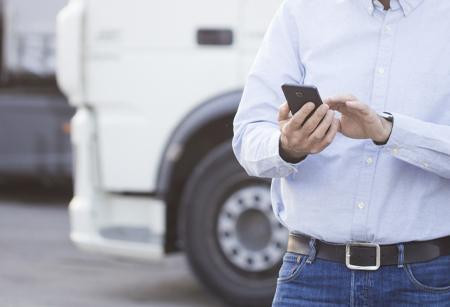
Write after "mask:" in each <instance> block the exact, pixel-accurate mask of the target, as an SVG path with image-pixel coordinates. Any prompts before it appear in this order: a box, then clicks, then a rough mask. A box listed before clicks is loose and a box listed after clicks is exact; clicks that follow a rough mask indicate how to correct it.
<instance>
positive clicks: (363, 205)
mask: <svg viewBox="0 0 450 307" xmlns="http://www.w3.org/2000/svg"><path fill="white" fill-rule="evenodd" d="M365 206H366V204H365V203H363V202H362V201H361V202H359V203H358V208H359V209H364V207H365Z"/></svg>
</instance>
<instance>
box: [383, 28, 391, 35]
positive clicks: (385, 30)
mask: <svg viewBox="0 0 450 307" xmlns="http://www.w3.org/2000/svg"><path fill="white" fill-rule="evenodd" d="M384 32H385V33H388V34H390V33H391V32H392V28H391V26H385V27H384Z"/></svg>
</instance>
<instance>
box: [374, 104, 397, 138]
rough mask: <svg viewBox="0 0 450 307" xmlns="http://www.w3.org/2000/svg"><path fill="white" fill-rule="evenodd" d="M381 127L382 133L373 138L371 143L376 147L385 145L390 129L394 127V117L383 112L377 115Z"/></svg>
mask: <svg viewBox="0 0 450 307" xmlns="http://www.w3.org/2000/svg"><path fill="white" fill-rule="evenodd" d="M378 116H379V118H380V121H381V125H382V127H383V132H382V133H381V134H380V136H378V137H376V138H373V142H374V143H375V144H376V145H385V144H386V143H387V142H388V141H389V138H390V136H391V133H392V128H393V126H394V117H393V116H392V114H391V113H388V112H383V113H379V114H378Z"/></svg>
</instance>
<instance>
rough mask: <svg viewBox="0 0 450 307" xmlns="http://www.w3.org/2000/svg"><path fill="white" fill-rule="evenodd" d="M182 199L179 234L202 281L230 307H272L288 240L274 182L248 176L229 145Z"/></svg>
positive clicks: (203, 167)
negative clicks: (273, 195) (276, 211)
mask: <svg viewBox="0 0 450 307" xmlns="http://www.w3.org/2000/svg"><path fill="white" fill-rule="evenodd" d="M182 199H183V203H184V207H183V210H184V214H183V215H184V218H185V220H184V227H183V229H184V231H183V232H184V233H182V234H181V235H182V237H183V238H184V244H185V250H186V253H187V256H188V259H189V262H190V264H191V266H192V268H193V270H194V272H195V273H196V275H197V276H198V278H199V279H200V280H201V281H202V282H203V284H204V285H205V286H206V287H207V288H209V289H210V290H211V291H212V292H214V293H215V294H217V295H219V296H221V297H222V298H223V299H224V300H225V301H227V302H229V303H231V304H232V306H270V304H271V301H272V298H273V294H274V290H275V285H276V277H277V273H278V270H279V267H280V264H281V260H282V256H283V254H284V251H285V250H286V244H287V239H288V231H287V229H286V228H284V227H283V226H282V225H281V224H280V223H279V222H278V220H277V219H276V218H275V216H274V214H273V211H272V207H271V201H270V182H269V181H267V180H262V179H259V178H255V177H249V176H248V175H247V174H246V172H245V171H244V170H243V169H242V167H241V166H240V165H239V163H238V162H237V160H236V158H235V157H234V154H233V152H232V149H231V144H230V142H226V143H224V144H222V145H220V146H218V147H217V148H216V149H214V150H213V151H212V152H211V153H210V154H209V155H208V156H207V157H206V158H205V159H204V160H203V161H201V163H200V164H199V165H198V166H197V167H196V169H195V171H194V173H193V174H192V176H191V177H190V178H189V181H188V183H187V187H186V189H185V192H184V193H183V198H182Z"/></svg>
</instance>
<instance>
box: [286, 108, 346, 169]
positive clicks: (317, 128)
mask: <svg viewBox="0 0 450 307" xmlns="http://www.w3.org/2000/svg"><path fill="white" fill-rule="evenodd" d="M314 108H315V105H314V103H312V102H308V103H307V104H305V105H304V106H303V107H302V108H301V109H300V110H299V111H298V112H297V113H295V114H294V115H293V116H289V112H290V110H289V106H288V104H287V103H284V104H283V105H282V106H281V107H280V112H279V115H278V122H279V124H280V130H281V139H280V146H281V149H282V150H283V151H284V153H285V154H287V155H288V157H287V158H288V160H293V161H294V160H301V159H302V158H303V157H305V156H306V155H308V154H315V153H319V152H321V151H322V150H324V149H325V148H326V147H327V146H328V145H329V144H331V142H332V141H333V139H334V137H335V136H336V133H337V131H338V126H339V121H338V119H337V118H335V117H334V111H332V110H330V109H329V107H328V105H326V104H323V105H321V106H320V107H319V108H318V109H317V110H316V111H315V112H314V114H313V115H312V116H311V117H310V118H308V120H306V121H305V119H306V117H307V116H308V115H309V114H310V113H311V112H312V111H313V110H314Z"/></svg>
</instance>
